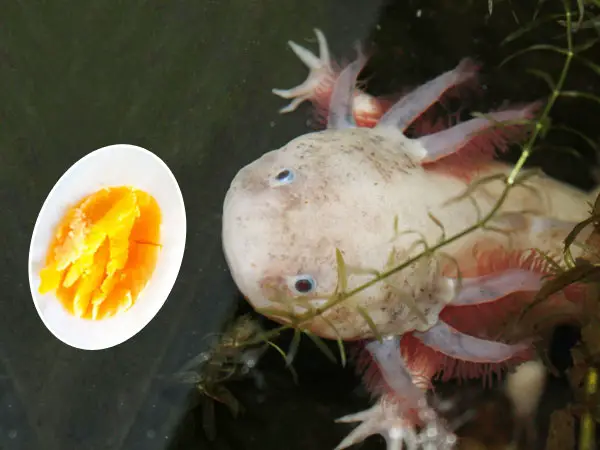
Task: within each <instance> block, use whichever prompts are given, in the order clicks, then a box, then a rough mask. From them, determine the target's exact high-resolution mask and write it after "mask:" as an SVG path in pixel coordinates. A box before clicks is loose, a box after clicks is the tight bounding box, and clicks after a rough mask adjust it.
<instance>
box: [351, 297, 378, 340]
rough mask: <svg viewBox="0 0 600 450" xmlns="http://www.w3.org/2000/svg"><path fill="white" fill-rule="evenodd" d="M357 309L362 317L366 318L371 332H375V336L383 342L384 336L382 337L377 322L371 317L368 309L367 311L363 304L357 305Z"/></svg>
mask: <svg viewBox="0 0 600 450" xmlns="http://www.w3.org/2000/svg"><path fill="white" fill-rule="evenodd" d="M356 310H357V311H358V313H359V314H360V315H361V316H362V318H363V319H365V322H367V325H369V328H370V329H371V333H373V336H375V338H376V339H377V340H378V341H379V342H383V338H382V336H381V334H380V333H379V330H378V329H377V326H376V325H375V322H373V319H371V316H369V313H368V312H367V311H365V310H364V308H363V307H362V306H357V307H356Z"/></svg>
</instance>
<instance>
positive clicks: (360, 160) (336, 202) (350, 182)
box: [222, 128, 417, 337]
mask: <svg viewBox="0 0 600 450" xmlns="http://www.w3.org/2000/svg"><path fill="white" fill-rule="evenodd" d="M397 144H398V143H397V142H396V143H393V142H388V139H387V138H386V137H385V135H382V134H380V133H377V132H376V130H373V129H365V128H355V129H345V130H325V131H321V132H315V133H309V134H306V135H303V136H300V137H298V138H296V139H294V140H293V141H291V142H289V143H288V144H287V145H285V146H283V147H281V148H279V149H277V150H274V151H270V152H268V153H266V154H264V155H263V156H261V157H260V158H259V159H257V160H255V161H254V162H252V163H250V164H249V165H247V166H245V167H243V168H242V169H241V170H240V171H239V172H238V173H237V175H236V176H235V177H234V179H233V181H232V182H231V186H230V188H229V191H228V192H227V195H226V197H225V201H224V207H223V229H222V241H223V249H224V253H225V257H226V260H227V263H228V265H229V268H230V272H231V274H232V277H233V279H234V281H235V283H236V284H237V286H238V288H239V289H240V291H241V292H242V294H243V295H244V296H245V297H246V299H247V300H248V301H249V302H250V303H251V304H252V305H253V306H254V307H255V308H256V309H268V310H270V311H273V310H278V311H286V308H288V307H289V306H290V304H289V302H288V303H286V302H287V300H283V303H281V301H282V300H281V299H282V298H283V299H290V298H291V299H293V298H298V297H303V298H304V299H306V298H308V301H309V302H310V303H311V305H312V306H314V307H318V306H321V305H322V304H323V302H324V301H325V300H326V299H327V298H329V296H330V295H331V294H332V293H333V292H334V290H335V289H336V285H337V283H338V265H337V260H336V249H340V251H343V254H344V259H345V261H346V262H347V263H350V264H356V265H358V264H363V263H365V261H367V265H368V262H369V259H368V251H367V249H369V248H375V247H376V246H377V244H378V243H381V241H382V239H383V238H385V236H387V235H388V234H390V233H392V231H393V223H392V220H388V218H387V217H386V218H385V220H384V218H383V217H382V215H381V210H382V209H384V208H382V203H385V201H386V194H385V192H386V190H387V191H389V187H388V185H389V183H390V182H391V180H392V179H393V177H397V176H398V174H401V173H405V172H406V171H407V170H408V169H410V168H415V167H417V164H416V163H414V161H411V159H410V158H409V157H408V156H406V155H404V156H402V155H400V156H399V153H398V145H397ZM411 195H412V194H411ZM384 230H385V231H384ZM381 256H382V254H381V253H379V254H378V257H379V258H380V257H381ZM386 256H387V255H385V253H384V254H383V258H384V259H385V257H386ZM365 295H377V294H374V293H373V291H370V293H369V292H366V293H365ZM363 300H364V299H363ZM303 311H304V312H305V310H304V309H303V308H300V309H299V310H298V309H297V310H295V311H293V312H294V313H296V314H300V313H302V312H303ZM337 313H338V314H344V311H343V310H342V309H339V310H338V311H337ZM266 315H267V316H269V315H270V314H269V313H266ZM347 315H348V316H350V314H349V313H348V314H347ZM272 318H275V319H276V320H280V319H281V318H278V317H272ZM332 320H337V321H338V322H340V323H341V322H345V323H349V322H348V321H351V318H350V317H344V318H342V317H335V318H333V319H332ZM360 320H362V319H360ZM280 321H281V320H280ZM284 321H285V320H284ZM363 322H364V321H363ZM315 326H316V325H315ZM361 326H362V325H361ZM309 327H310V325H309ZM350 328H352V327H350ZM350 328H349V329H348V334H349V336H347V337H350V335H352V333H354V332H355V331H351V330H350ZM313 330H314V329H313ZM316 332H317V333H318V334H324V333H322V332H321V333H320V332H319V330H316ZM325 334H326V333H325Z"/></svg>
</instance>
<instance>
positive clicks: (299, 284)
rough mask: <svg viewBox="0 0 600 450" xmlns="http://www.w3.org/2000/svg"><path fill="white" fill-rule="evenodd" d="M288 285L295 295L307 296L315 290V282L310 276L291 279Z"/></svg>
mask: <svg viewBox="0 0 600 450" xmlns="http://www.w3.org/2000/svg"><path fill="white" fill-rule="evenodd" d="M289 285H290V286H289V287H290V290H291V291H292V292H293V293H294V294H296V295H307V294H310V293H311V292H314V291H315V289H317V282H316V281H315V279H314V278H313V277H311V276H310V275H298V276H296V277H292V278H291V279H290V283H289Z"/></svg>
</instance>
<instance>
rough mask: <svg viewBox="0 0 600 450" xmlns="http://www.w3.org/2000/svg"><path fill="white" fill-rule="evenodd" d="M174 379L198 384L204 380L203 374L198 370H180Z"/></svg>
mask: <svg viewBox="0 0 600 450" xmlns="http://www.w3.org/2000/svg"><path fill="white" fill-rule="evenodd" d="M173 379H174V380H175V381H177V382H179V383H184V384H198V383H201V382H202V381H203V378H202V375H200V374H199V373H197V372H180V373H177V374H175V375H174V376H173Z"/></svg>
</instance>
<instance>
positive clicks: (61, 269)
mask: <svg viewBox="0 0 600 450" xmlns="http://www.w3.org/2000/svg"><path fill="white" fill-rule="evenodd" d="M160 223H161V211H160V208H159V206H158V203H157V202H156V200H155V199H154V198H153V197H152V196H151V195H149V194H147V193H146V192H143V191H141V190H139V189H134V188H131V187H127V186H119V187H111V188H105V189H101V190H99V191H97V192H95V193H93V194H91V195H89V196H87V197H85V198H84V199H83V200H81V201H80V202H78V203H77V204H76V205H74V206H73V207H72V208H71V209H69V211H67V213H66V214H65V216H64V218H63V219H62V221H61V222H60V223H59V225H58V227H57V230H56V233H55V237H54V240H53V242H52V244H51V245H50V249H49V251H48V255H47V257H46V266H45V267H44V268H43V269H42V270H41V272H40V278H41V283H40V287H39V292H40V293H41V294H45V293H47V292H51V291H52V292H55V294H56V296H57V297H58V299H59V300H60V301H61V303H62V304H63V305H64V307H65V308H66V309H67V311H69V313H71V314H73V315H75V316H77V317H81V318H84V319H92V320H100V319H103V318H106V317H110V316H113V315H115V314H118V313H120V312H121V311H125V310H127V309H129V308H130V307H131V306H132V305H133V303H134V302H135V300H136V299H137V297H138V295H139V293H140V292H141V291H142V289H143V288H144V286H145V285H146V283H147V282H148V280H149V279H150V277H151V276H152V273H153V272H154V268H155V266H156V260H157V258H158V252H159V250H160V247H161V246H160V244H159V241H160Z"/></svg>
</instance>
